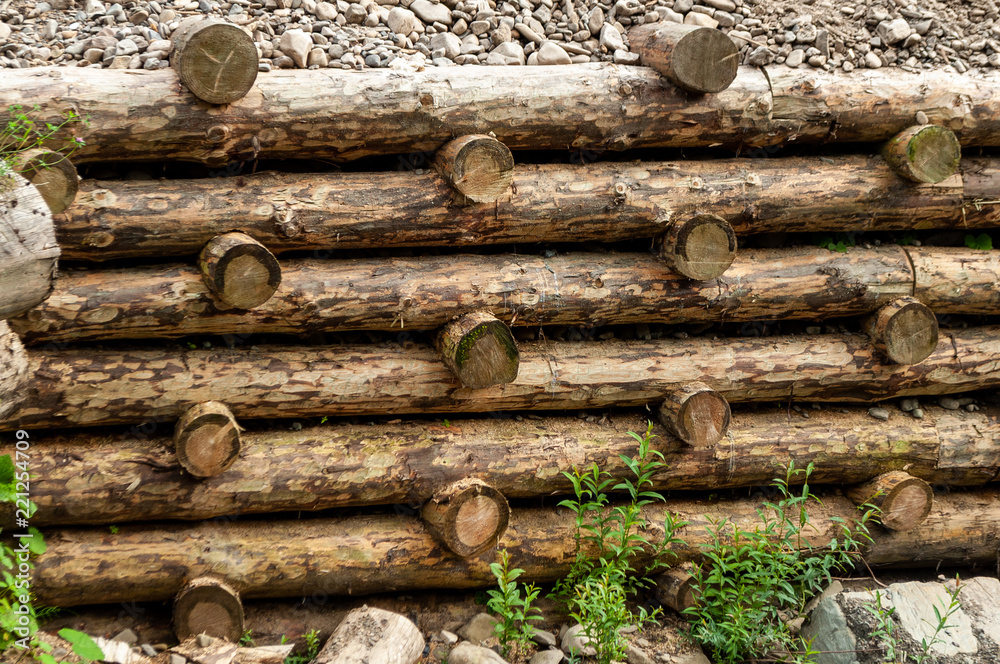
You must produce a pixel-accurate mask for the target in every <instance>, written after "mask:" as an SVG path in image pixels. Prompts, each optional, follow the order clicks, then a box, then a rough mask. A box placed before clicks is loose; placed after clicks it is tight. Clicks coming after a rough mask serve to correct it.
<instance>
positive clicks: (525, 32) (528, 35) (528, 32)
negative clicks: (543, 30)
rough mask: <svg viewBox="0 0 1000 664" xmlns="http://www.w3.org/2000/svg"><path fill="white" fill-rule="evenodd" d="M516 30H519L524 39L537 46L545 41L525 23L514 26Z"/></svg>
mask: <svg viewBox="0 0 1000 664" xmlns="http://www.w3.org/2000/svg"><path fill="white" fill-rule="evenodd" d="M514 29H515V30H517V32H518V33H520V35H521V36H522V37H524V38H525V39H527V40H528V41H530V42H533V43H535V44H541V43H542V42H544V41H545V40H544V39H542V36H541V35H539V34H538V33H537V32H535V31H534V30H532V29H531V28H530V27H529V26H528V25H526V24H524V23H518V24H517V25H515V26H514Z"/></svg>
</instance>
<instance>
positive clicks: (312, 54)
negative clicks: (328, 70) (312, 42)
mask: <svg viewBox="0 0 1000 664" xmlns="http://www.w3.org/2000/svg"><path fill="white" fill-rule="evenodd" d="M328 64H330V57H329V56H328V55H327V54H326V51H324V50H323V49H321V48H314V49H313V50H311V51H309V59H308V60H307V61H306V66H308V67H313V66H316V67H326V66H327V65H328Z"/></svg>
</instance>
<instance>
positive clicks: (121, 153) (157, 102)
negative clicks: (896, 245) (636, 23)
mask: <svg viewBox="0 0 1000 664" xmlns="http://www.w3.org/2000/svg"><path fill="white" fill-rule="evenodd" d="M7 74H8V75H7V76H4V80H3V81H2V82H0V97H3V98H11V99H13V98H16V99H19V100H20V101H21V103H23V104H24V105H25V106H31V105H33V104H38V105H39V106H40V107H41V109H42V114H41V117H40V118H39V119H40V120H43V121H44V120H50V121H51V120H53V119H55V118H57V117H60V113H61V112H63V111H65V110H68V109H70V108H73V109H75V110H76V111H77V112H78V113H79V114H80V115H83V116H89V117H90V119H91V122H90V124H89V125H88V126H87V127H83V126H78V127H74V131H75V133H76V135H77V136H79V137H80V138H82V139H84V140H85V141H86V146H84V147H83V148H82V149H81V150H80V151H79V152H78V153H77V155H76V157H75V159H76V160H77V161H80V162H83V161H163V160H173V161H178V160H179V161H199V162H204V163H208V164H214V165H222V164H225V163H226V162H228V161H232V160H250V159H257V158H268V159H304V158H307V159H340V160H350V159H357V158H359V157H364V156H367V155H372V154H403V153H408V152H414V151H421V150H430V151H433V150H437V149H438V148H440V147H441V146H442V145H443V144H444V143H446V142H448V141H449V140H451V139H452V138H454V137H455V136H461V135H466V134H475V133H482V132H485V131H490V130H492V131H494V132H495V133H496V137H497V139H498V140H500V141H501V142H502V143H504V144H505V145H506V146H507V147H509V148H510V149H511V150H540V149H566V148H570V149H576V148H587V149H612V150H624V149H628V148H640V147H693V146H709V145H725V146H734V147H736V146H745V145H751V146H761V145H780V144H782V143H789V142H802V143H816V142H828V141H834V140H835V141H847V142H872V141H876V142H882V141H886V140H888V139H889V138H890V137H892V136H894V135H895V134H897V133H899V132H900V131H902V130H903V129H905V128H907V127H908V126H910V125H912V124H913V117H914V115H915V114H916V113H917V111H923V112H924V113H925V114H926V115H927V117H928V119H929V121H930V122H931V123H933V124H938V125H943V126H946V127H948V128H949V129H951V130H953V131H954V132H955V133H956V135H957V136H958V137H959V139H960V140H961V141H962V143H963V145H984V146H992V145H997V144H998V143H1000V118H998V114H997V109H996V105H995V104H994V103H993V102H994V100H995V98H996V96H997V94H998V84H996V83H994V82H990V81H983V80H976V79H972V78H969V77H964V76H955V75H954V74H950V73H946V72H924V73H921V74H909V73H906V72H902V71H898V70H894V69H893V70H881V69H880V70H857V71H855V72H853V73H851V74H845V73H843V72H837V73H824V72H817V71H809V72H804V71H802V70H791V69H786V68H783V67H774V68H768V69H767V73H766V74H765V73H764V72H763V71H760V70H758V69H757V68H753V67H743V68H740V70H739V73H738V74H737V77H736V80H735V81H734V83H733V85H732V86H730V87H729V88H728V89H727V90H724V91H723V92H720V93H719V94H717V95H708V96H705V97H703V98H700V99H696V100H692V99H691V98H690V96H689V94H688V93H686V92H685V91H683V90H680V89H678V88H676V87H675V86H673V85H670V84H669V83H668V82H666V81H663V80H662V78H661V76H660V74H659V73H658V72H656V71H654V70H651V69H649V68H647V67H626V66H619V65H610V64H582V65H560V66H552V67H531V68H520V69H516V68H510V67H496V68H493V69H480V68H472V69H468V68H465V67H454V68H448V69H444V68H439V69H434V68H432V67H428V68H427V69H425V70H423V71H421V72H414V73H412V74H408V75H406V76H400V75H399V74H398V73H397V72H395V71H392V70H389V69H385V70H383V69H376V70H371V71H365V72H364V73H362V74H358V73H356V72H343V71H331V70H317V71H284V70H281V71H274V72H270V73H268V74H267V75H266V76H261V77H260V78H259V79H258V80H257V81H256V83H255V85H254V86H253V87H252V88H251V89H250V91H249V93H248V94H247V95H246V96H245V97H243V98H242V99H240V100H238V101H235V102H233V103H232V104H229V105H227V106H225V107H223V108H214V107H212V108H206V107H205V105H204V104H203V103H198V102H197V101H196V99H197V98H196V97H195V96H194V95H192V94H191V93H190V92H188V91H187V90H186V89H184V88H182V87H180V86H178V85H177V80H178V79H177V74H176V73H175V72H174V71H171V70H169V69H165V70H158V71H134V72H128V73H124V72H122V73H117V72H108V71H94V70H88V69H87V68H79V67H58V68H51V69H47V70H46V71H45V72H44V73H42V74H39V73H38V72H36V71H33V70H16V71H11V72H8V73H7ZM512 109H513V110H512ZM262 114H266V115H267V117H268V123H267V124H268V126H267V127H264V128H262V127H261V122H260V118H261V116H262ZM5 120H6V118H5V117H3V116H0V122H2V121H5ZM334 128H335V129H334ZM213 133H216V134H218V135H219V136H220V140H219V141H218V142H215V143H209V142H208V141H206V136H210V135H212V134H213Z"/></svg>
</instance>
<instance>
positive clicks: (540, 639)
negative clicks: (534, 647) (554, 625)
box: [531, 628, 556, 648]
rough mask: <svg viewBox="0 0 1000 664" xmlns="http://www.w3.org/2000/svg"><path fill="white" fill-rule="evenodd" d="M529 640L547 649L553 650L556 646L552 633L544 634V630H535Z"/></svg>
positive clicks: (554, 636)
mask: <svg viewBox="0 0 1000 664" xmlns="http://www.w3.org/2000/svg"><path fill="white" fill-rule="evenodd" d="M531 640H532V641H534V642H535V643H537V644H538V645H540V646H545V647H549V648H554V647H555V645H556V635H555V634H553V633H552V632H546V631H545V630H544V629H537V628H536V629H535V630H534V633H533V634H532V635H531Z"/></svg>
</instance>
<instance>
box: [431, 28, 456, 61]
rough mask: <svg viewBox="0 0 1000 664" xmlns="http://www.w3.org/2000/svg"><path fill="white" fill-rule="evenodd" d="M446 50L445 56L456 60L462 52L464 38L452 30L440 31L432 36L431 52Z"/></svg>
mask: <svg viewBox="0 0 1000 664" xmlns="http://www.w3.org/2000/svg"><path fill="white" fill-rule="evenodd" d="M437 50H444V57H446V58H451V59H452V60H454V59H455V58H457V57H458V56H459V55H461V54H462V40H461V39H459V38H458V36H457V35H454V34H452V33H450V32H439V33H437V34H436V35H434V36H433V37H431V52H432V53H433V52H434V51H437Z"/></svg>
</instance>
